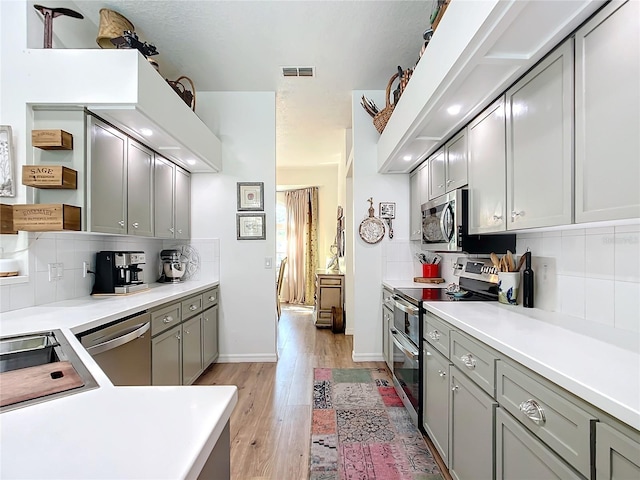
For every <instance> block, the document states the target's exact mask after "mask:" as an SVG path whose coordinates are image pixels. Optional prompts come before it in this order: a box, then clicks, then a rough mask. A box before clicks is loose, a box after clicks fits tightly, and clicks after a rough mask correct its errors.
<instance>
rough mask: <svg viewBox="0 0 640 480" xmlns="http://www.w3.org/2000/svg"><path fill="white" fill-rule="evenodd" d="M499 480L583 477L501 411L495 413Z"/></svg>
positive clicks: (550, 479) (569, 479) (576, 479)
mask: <svg viewBox="0 0 640 480" xmlns="http://www.w3.org/2000/svg"><path fill="white" fill-rule="evenodd" d="M496 478H499V479H501V480H521V479H523V478H544V479H549V480H552V479H557V480H580V479H581V478H582V477H580V476H579V475H578V474H577V473H576V472H574V471H573V470H572V469H571V467H569V466H568V465H567V464H566V463H565V462H563V461H562V460H561V459H560V458H558V456H557V455H556V454H555V453H553V452H552V451H551V450H549V449H548V448H547V446H546V445H545V444H544V443H542V442H541V441H540V440H538V438H536V437H535V436H534V435H532V434H531V433H529V432H528V431H527V430H525V429H524V428H523V427H522V425H520V424H519V423H518V422H516V421H515V420H514V419H513V417H512V416H511V415H509V414H508V413H506V412H505V411H504V410H503V409H502V408H498V409H497V410H496Z"/></svg>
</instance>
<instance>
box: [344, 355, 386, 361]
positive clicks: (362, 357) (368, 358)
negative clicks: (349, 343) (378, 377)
mask: <svg viewBox="0 0 640 480" xmlns="http://www.w3.org/2000/svg"><path fill="white" fill-rule="evenodd" d="M351 359H352V360H353V361H354V362H384V356H383V355H382V354H381V353H351Z"/></svg>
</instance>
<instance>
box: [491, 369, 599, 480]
mask: <svg viewBox="0 0 640 480" xmlns="http://www.w3.org/2000/svg"><path fill="white" fill-rule="evenodd" d="M497 376H498V388H497V400H498V403H499V404H500V406H501V407H503V408H504V409H505V410H507V411H508V412H509V413H511V414H512V415H513V416H514V417H515V418H516V419H518V420H519V421H520V422H521V423H522V425H524V426H525V427H526V428H527V429H529V430H530V431H531V432H533V433H534V434H535V435H536V436H538V437H539V438H540V439H541V440H542V441H543V442H544V443H546V444H547V445H548V446H549V447H551V449H553V450H554V451H555V452H556V453H557V454H558V455H560V457H562V458H563V459H564V460H566V461H567V462H568V463H569V464H570V465H572V466H573V467H574V468H575V469H576V470H578V472H580V473H581V474H582V475H584V476H585V477H587V478H589V477H590V458H591V457H590V455H591V444H592V438H591V423H592V422H595V421H596V420H597V419H596V418H594V417H593V416H591V415H590V414H589V413H587V412H586V411H584V410H582V409H581V408H580V407H578V406H577V405H575V404H574V403H573V402H571V401H569V400H567V399H565V398H564V397H562V396H561V395H560V394H559V393H556V392H554V391H552V390H551V389H550V388H548V387H547V386H545V385H543V384H542V383H541V382H539V381H537V380H535V379H534V378H532V377H531V376H529V374H527V373H524V372H523V371H520V370H518V369H516V368H514V367H512V366H511V365H510V364H508V363H505V362H502V361H501V362H498V368H497Z"/></svg>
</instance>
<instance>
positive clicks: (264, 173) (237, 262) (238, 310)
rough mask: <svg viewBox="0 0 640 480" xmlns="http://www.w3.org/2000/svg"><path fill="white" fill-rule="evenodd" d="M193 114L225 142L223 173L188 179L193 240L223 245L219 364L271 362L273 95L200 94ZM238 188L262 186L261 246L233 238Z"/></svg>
mask: <svg viewBox="0 0 640 480" xmlns="http://www.w3.org/2000/svg"><path fill="white" fill-rule="evenodd" d="M197 114H198V116H199V117H200V118H201V119H202V121H203V122H205V124H207V126H208V127H209V129H210V130H211V131H212V132H214V133H215V134H216V135H217V136H218V138H220V140H221V142H222V172H221V173H219V174H193V175H192V176H191V192H192V202H191V234H192V237H193V238H219V240H220V339H219V342H220V361H221V362H243V361H246V362H261V361H275V360H276V327H277V324H276V290H275V282H276V272H275V269H274V268H270V269H265V267H264V264H265V258H266V257H270V258H272V259H275V204H276V195H275V191H276V183H275V179H276V168H275V93H274V92H233V93H226V92H198V109H197ZM236 182H264V203H265V208H264V213H266V240H237V239H236V213H237V208H236ZM272 264H273V263H272Z"/></svg>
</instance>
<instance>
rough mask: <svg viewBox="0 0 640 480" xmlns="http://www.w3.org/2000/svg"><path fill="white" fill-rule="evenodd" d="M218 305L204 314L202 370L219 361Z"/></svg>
mask: <svg viewBox="0 0 640 480" xmlns="http://www.w3.org/2000/svg"><path fill="white" fill-rule="evenodd" d="M218 354H219V351H218V305H215V306H213V307H211V308H209V309H208V310H205V311H204V312H203V313H202V368H203V369H204V368H207V367H208V366H209V365H211V364H212V363H213V362H215V361H216V360H217V359H218Z"/></svg>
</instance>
